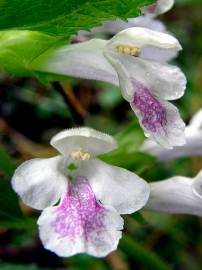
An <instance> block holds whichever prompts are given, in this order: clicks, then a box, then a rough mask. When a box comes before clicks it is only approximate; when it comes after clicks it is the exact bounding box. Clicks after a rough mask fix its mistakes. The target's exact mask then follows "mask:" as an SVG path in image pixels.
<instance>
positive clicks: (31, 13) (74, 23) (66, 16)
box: [0, 0, 154, 37]
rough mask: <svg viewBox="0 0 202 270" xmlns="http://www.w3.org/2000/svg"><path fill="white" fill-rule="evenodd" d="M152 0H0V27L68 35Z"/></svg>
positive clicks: (136, 11) (133, 11)
mask: <svg viewBox="0 0 202 270" xmlns="http://www.w3.org/2000/svg"><path fill="white" fill-rule="evenodd" d="M152 2H154V1H152V0H113V1H111V0H60V1H58V0H52V1H47V0H26V1H21V0H1V1H0V14H1V16H0V30H7V29H28V30H37V31H43V32H46V33H51V34H54V35H60V36H65V37H69V36H70V35H71V34H73V33H75V32H76V31H78V30H81V29H90V28H92V27H94V26H98V25H100V24H101V22H102V21H104V20H112V19H116V18H123V19H127V18H129V17H135V16H137V15H138V14H139V11H140V7H142V6H145V5H147V4H150V3H152Z"/></svg>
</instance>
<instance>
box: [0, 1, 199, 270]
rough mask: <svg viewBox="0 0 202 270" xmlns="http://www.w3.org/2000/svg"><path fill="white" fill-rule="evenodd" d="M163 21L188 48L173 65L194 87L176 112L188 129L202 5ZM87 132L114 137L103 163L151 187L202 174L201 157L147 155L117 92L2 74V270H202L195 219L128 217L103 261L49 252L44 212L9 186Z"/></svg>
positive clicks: (195, 102) (181, 7)
mask: <svg viewBox="0 0 202 270" xmlns="http://www.w3.org/2000/svg"><path fill="white" fill-rule="evenodd" d="M160 19H162V21H164V22H165V24H166V25H167V27H168V29H169V30H170V31H171V32H173V33H174V34H175V36H176V37H177V38H178V39H179V40H180V42H181V44H182V46H183V48H184V50H183V51H182V52H181V53H180V55H179V57H178V58H177V59H176V60H175V61H174V63H176V64H177V65H179V66H180V67H181V68H182V70H183V71H184V72H185V74H186V76H187V79H188V84H187V90H186V93H185V95H184V96H183V97H182V98H181V99H180V100H179V101H176V102H175V104H176V105H177V106H178V108H179V110H180V112H181V115H182V117H183V119H184V120H185V121H186V122H187V123H188V121H189V119H190V118H191V116H192V115H193V114H194V113H195V112H196V111H197V110H198V109H200V108H202V2H201V0H198V1H197V0H178V1H177V2H176V5H175V7H174V8H173V9H172V10H171V11H169V12H168V13H166V14H165V15H163V16H161V17H160ZM80 125H87V126H91V127H94V128H97V129H99V130H102V131H106V132H108V133H109V134H112V135H115V137H116V138H117V140H118V141H119V143H120V149H119V150H118V152H115V153H113V154H111V155H106V156H103V157H102V158H103V159H105V160H106V161H107V162H109V163H111V164H116V165H119V166H123V167H125V168H128V169H130V170H131V171H134V172H136V173H138V174H139V175H140V176H141V177H143V178H145V179H146V180H147V181H148V182H150V181H157V180H160V179H164V178H166V177H170V176H173V175H179V174H180V175H185V176H190V177H192V176H195V174H196V173H197V172H198V171H199V170H200V169H201V168H202V159H201V158H200V157H191V158H181V159H178V160H175V161H169V162H164V163H160V162H157V161H156V160H155V159H154V158H153V157H151V156H149V155H146V154H142V153H140V152H139V147H140V146H141V143H142V142H143V140H144V136H143V134H142V131H141V129H140V128H139V125H138V123H137V121H136V119H135V117H134V114H133V112H132V111H131V109H130V107H129V104H128V103H127V102H125V101H124V100H123V98H122V96H121V94H120V91H119V89H117V88H116V87H114V86H111V85H109V84H104V83H100V82H91V81H85V80H75V79H70V80H69V81H66V82H64V83H63V85H62V87H60V86H58V85H57V84H55V85H54V84H53V85H47V86H44V85H43V84H41V83H40V82H39V81H37V80H36V79H34V78H16V77H13V76H11V75H9V74H7V73H5V72H4V71H2V72H1V73H0V143H1V146H0V178H1V180H0V270H39V269H57V270H59V269H68V270H80V269H84V270H89V269H91V270H129V269H137V270H139V269H140V270H142V269H157V270H158V269H179V270H201V269H202V234H201V231H202V226H201V225H202V220H201V219H200V218H198V217H194V216H188V215H168V214H160V213H155V212H153V213H152V212H143V211H142V212H141V214H140V213H137V214H133V215H131V216H125V217H124V219H125V230H124V237H123V238H122V240H121V242H120V245H119V249H118V250H117V251H115V252H113V253H112V254H110V255H109V256H107V257H106V258H104V259H96V258H93V257H90V256H87V255H77V256H74V257H72V258H68V259H63V258H59V257H57V256H55V255H54V254H53V253H51V252H49V251H46V250H44V248H43V247H42V245H41V244H40V241H39V238H38V234H37V227H36V219H37V217H38V216H39V212H37V211H34V210H32V209H30V208H28V207H26V206H25V205H23V204H22V203H21V202H20V205H19V206H18V198H17V196H16V195H15V193H14V192H13V191H12V190H11V188H10V185H9V182H8V181H7V180H8V179H10V177H11V175H12V173H13V171H14V169H15V167H16V166H17V165H18V164H20V163H21V162H22V161H24V160H27V159H30V158H34V157H49V156H52V155H54V154H55V152H54V150H53V149H52V148H51V147H50V146H49V144H48V142H49V139H50V138H51V137H52V135H53V134H55V133H56V132H57V131H60V130H61V129H64V128H68V127H72V126H80ZM182 192H183V190H182ZM20 209H21V210H20ZM22 212H23V215H22Z"/></svg>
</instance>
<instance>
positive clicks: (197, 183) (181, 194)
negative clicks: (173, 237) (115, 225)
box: [145, 171, 202, 216]
mask: <svg viewBox="0 0 202 270" xmlns="http://www.w3.org/2000/svg"><path fill="white" fill-rule="evenodd" d="M150 186H151V192H150V197H149V200H148V203H147V205H146V206H145V209H147V210H155V211H161V212H169V213H179V214H191V215H197V216H202V171H200V173H199V174H198V175H197V176H196V177H195V178H188V177H183V176H175V177H172V178H169V179H167V180H163V181H159V182H153V183H151V184H150Z"/></svg>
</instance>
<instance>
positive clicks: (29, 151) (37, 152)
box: [0, 118, 56, 159]
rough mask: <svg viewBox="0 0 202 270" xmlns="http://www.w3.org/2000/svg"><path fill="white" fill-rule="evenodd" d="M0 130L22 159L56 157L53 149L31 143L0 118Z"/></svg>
mask: <svg viewBox="0 0 202 270" xmlns="http://www.w3.org/2000/svg"><path fill="white" fill-rule="evenodd" d="M0 130H1V131H2V132H5V133H7V134H9V136H10V138H11V140H12V141H13V143H14V144H15V146H16V149H17V150H18V151H19V152H20V153H21V154H22V156H23V159H29V158H35V157H38V158H45V157H52V156H55V155H56V150H55V149H54V148H52V147H48V146H43V145H41V144H38V143H36V142H33V141H32V140H30V139H28V138H27V137H25V136H24V135H22V134H20V133H19V132H17V131H16V130H14V129H13V128H11V127H10V126H9V125H8V124H7V123H6V121H5V120H4V119H3V118H0Z"/></svg>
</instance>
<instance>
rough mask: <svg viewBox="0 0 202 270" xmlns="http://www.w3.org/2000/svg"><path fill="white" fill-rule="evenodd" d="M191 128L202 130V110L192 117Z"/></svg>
mask: <svg viewBox="0 0 202 270" xmlns="http://www.w3.org/2000/svg"><path fill="white" fill-rule="evenodd" d="M189 126H190V127H191V128H192V129H193V128H194V129H196V130H197V129H199V130H202V109H201V110H199V111H197V112H196V113H195V115H194V116H193V117H192V119H191V121H190V123H189Z"/></svg>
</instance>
